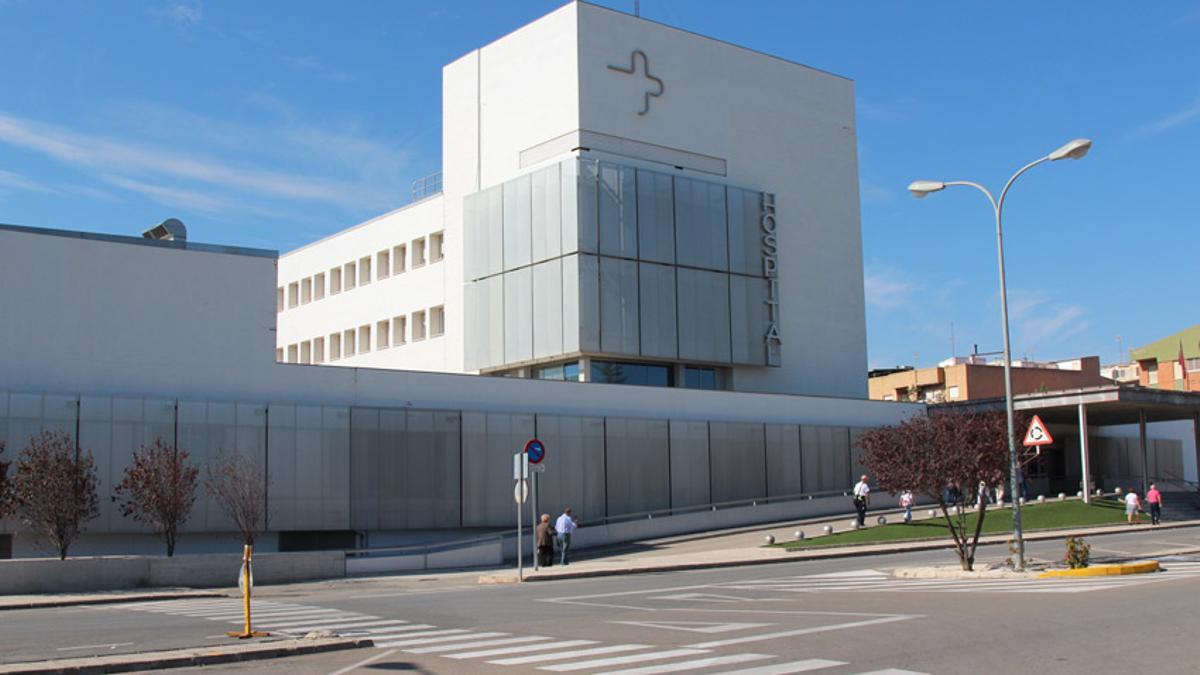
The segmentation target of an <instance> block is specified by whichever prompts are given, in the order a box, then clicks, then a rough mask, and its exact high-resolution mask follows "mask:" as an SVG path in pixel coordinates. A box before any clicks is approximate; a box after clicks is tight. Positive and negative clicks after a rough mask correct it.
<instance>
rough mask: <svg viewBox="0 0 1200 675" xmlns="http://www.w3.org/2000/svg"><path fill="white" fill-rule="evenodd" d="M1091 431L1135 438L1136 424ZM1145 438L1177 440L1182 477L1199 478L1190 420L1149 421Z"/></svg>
mask: <svg viewBox="0 0 1200 675" xmlns="http://www.w3.org/2000/svg"><path fill="white" fill-rule="evenodd" d="M1091 432H1092V434H1093V435H1096V436H1100V437H1104V438H1134V439H1136V438H1137V437H1138V426H1137V425H1136V424H1123V425H1120V426H1115V427H1093V428H1092V429H1091ZM1146 438H1147V439H1163V440H1174V441H1179V442H1180V444H1181V445H1182V448H1183V479H1184V480H1189V481H1197V480H1200V472H1198V471H1197V468H1196V433H1195V430H1194V427H1193V426H1192V421H1191V420H1179V421H1175V422H1151V423H1149V424H1147V425H1146ZM1139 470H1140V469H1139Z"/></svg>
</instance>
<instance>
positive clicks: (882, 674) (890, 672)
mask: <svg viewBox="0 0 1200 675" xmlns="http://www.w3.org/2000/svg"><path fill="white" fill-rule="evenodd" d="M858 675H929V673H918V672H917V671H915V670H901V669H899V668H884V669H883V670H872V671H871V672H869V673H858Z"/></svg>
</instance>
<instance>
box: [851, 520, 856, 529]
mask: <svg viewBox="0 0 1200 675" xmlns="http://www.w3.org/2000/svg"><path fill="white" fill-rule="evenodd" d="M850 527H851V528H852V529H855V530H857V529H858V521H857V520H852V521H850Z"/></svg>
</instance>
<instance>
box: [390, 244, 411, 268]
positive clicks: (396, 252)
mask: <svg viewBox="0 0 1200 675" xmlns="http://www.w3.org/2000/svg"><path fill="white" fill-rule="evenodd" d="M407 257H408V245H407V244H400V245H399V246H393V247H392V274H403V273H404V265H405V259H406V258H407Z"/></svg>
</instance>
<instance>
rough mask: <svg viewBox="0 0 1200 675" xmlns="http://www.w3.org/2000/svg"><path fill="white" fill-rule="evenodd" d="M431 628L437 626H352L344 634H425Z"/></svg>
mask: <svg viewBox="0 0 1200 675" xmlns="http://www.w3.org/2000/svg"><path fill="white" fill-rule="evenodd" d="M430 628H437V626H433V625H430V624H427V623H410V624H407V625H404V626H380V627H378V628H352V629H350V630H348V631H346V632H345V633H344V635H371V636H372V637H376V639H377V638H378V635H387V636H393V635H404V634H405V631H411V632H408V633H407V635H425V634H427V633H429V632H430V631H429V629H430Z"/></svg>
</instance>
